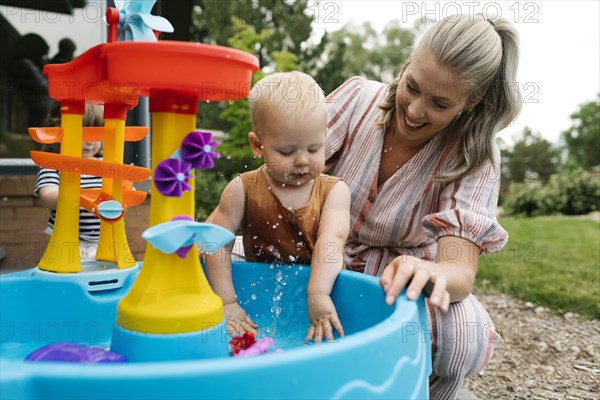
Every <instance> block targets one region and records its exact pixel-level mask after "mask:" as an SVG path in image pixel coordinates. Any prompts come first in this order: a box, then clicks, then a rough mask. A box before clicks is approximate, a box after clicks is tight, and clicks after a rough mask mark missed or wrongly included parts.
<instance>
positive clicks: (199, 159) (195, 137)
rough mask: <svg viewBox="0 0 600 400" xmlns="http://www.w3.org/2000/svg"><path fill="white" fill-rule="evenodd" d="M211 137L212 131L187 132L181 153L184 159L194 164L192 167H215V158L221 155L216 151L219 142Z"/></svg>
mask: <svg viewBox="0 0 600 400" xmlns="http://www.w3.org/2000/svg"><path fill="white" fill-rule="evenodd" d="M210 139H211V134H210V132H200V131H194V132H190V133H189V134H187V136H186V137H185V138H184V139H183V142H181V149H180V154H181V158H182V159H183V161H185V162H188V163H190V164H192V168H195V169H201V168H213V167H214V166H215V163H214V161H213V158H219V157H221V155H220V154H218V153H215V147H216V146H218V144H219V143H217V142H214V141H212V140H210Z"/></svg>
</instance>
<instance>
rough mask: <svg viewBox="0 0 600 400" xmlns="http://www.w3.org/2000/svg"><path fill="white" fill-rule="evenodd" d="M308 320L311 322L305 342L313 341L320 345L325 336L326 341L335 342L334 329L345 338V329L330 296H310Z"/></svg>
mask: <svg viewBox="0 0 600 400" xmlns="http://www.w3.org/2000/svg"><path fill="white" fill-rule="evenodd" d="M308 319H309V320H310V328H309V329H308V333H307V334H306V337H305V338H304V341H305V342H308V341H310V340H313V341H314V342H315V343H320V342H321V341H323V336H325V339H326V340H333V329H334V328H335V330H336V331H337V332H338V333H339V334H340V336H344V328H342V324H341V323H340V319H339V318H338V315H337V312H336V311H335V306H334V305H333V302H332V301H331V297H329V295H326V294H312V295H311V294H309V295H308Z"/></svg>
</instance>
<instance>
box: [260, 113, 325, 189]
mask: <svg viewBox="0 0 600 400" xmlns="http://www.w3.org/2000/svg"><path fill="white" fill-rule="evenodd" d="M314 114H315V115H309V116H307V117H306V118H302V119H298V118H269V119H268V121H265V122H264V123H263V124H262V127H261V132H260V135H259V138H260V143H261V145H262V149H261V152H262V154H261V155H262V157H263V158H264V161H265V164H266V165H267V169H268V171H269V174H270V176H271V178H272V179H273V180H274V181H275V182H277V183H280V184H282V185H290V186H301V185H304V184H305V183H308V182H310V181H311V180H313V179H314V178H316V177H318V176H319V175H320V174H321V173H322V172H323V169H324V168H325V133H326V129H327V115H326V113H325V115H322V114H323V113H319V112H316V113H314Z"/></svg>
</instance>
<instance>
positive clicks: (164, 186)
mask: <svg viewBox="0 0 600 400" xmlns="http://www.w3.org/2000/svg"><path fill="white" fill-rule="evenodd" d="M189 180H190V164H189V163H187V162H181V161H179V160H178V159H176V158H167V159H166V160H162V161H161V162H160V163H158V165H157V166H156V170H155V171H154V186H156V189H157V190H158V191H159V192H160V193H161V194H162V195H164V196H169V197H181V195H182V194H183V192H184V191H188V192H189V191H191V190H192V187H191V186H190V185H189V184H188V182H189Z"/></svg>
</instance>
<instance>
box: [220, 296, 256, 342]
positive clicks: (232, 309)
mask: <svg viewBox="0 0 600 400" xmlns="http://www.w3.org/2000/svg"><path fill="white" fill-rule="evenodd" d="M223 314H224V315H225V321H226V323H227V332H228V333H229V334H230V335H231V336H237V335H243V334H244V333H245V332H252V333H253V334H256V329H257V328H258V325H257V324H256V323H254V321H252V319H250V317H249V316H248V315H247V314H246V311H244V309H243V308H242V307H240V305H239V304H238V303H237V301H236V302H233V303H227V304H223Z"/></svg>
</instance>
